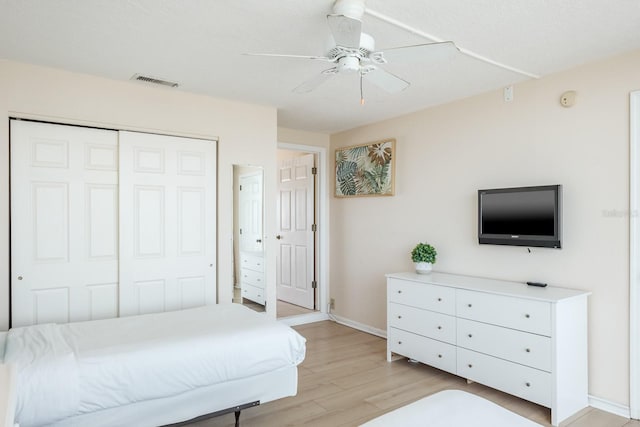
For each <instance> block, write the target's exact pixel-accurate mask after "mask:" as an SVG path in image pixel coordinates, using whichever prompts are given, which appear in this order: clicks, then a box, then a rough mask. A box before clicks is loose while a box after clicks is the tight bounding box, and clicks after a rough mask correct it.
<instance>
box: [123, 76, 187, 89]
mask: <svg viewBox="0 0 640 427" xmlns="http://www.w3.org/2000/svg"><path fill="white" fill-rule="evenodd" d="M131 80H134V81H138V82H145V83H151V84H154V85H162V86H169V87H178V83H176V82H170V81H169V80H162V79H157V78H155V77H150V76H143V75H142V74H134V75H133V76H131Z"/></svg>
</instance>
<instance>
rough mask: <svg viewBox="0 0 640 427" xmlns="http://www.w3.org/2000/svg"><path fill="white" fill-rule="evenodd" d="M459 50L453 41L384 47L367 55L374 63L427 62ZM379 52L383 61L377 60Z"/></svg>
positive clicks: (443, 58) (447, 56) (444, 57)
mask: <svg viewBox="0 0 640 427" xmlns="http://www.w3.org/2000/svg"><path fill="white" fill-rule="evenodd" d="M459 51H460V50H459V49H458V47H457V46H456V45H455V43H453V42H450V41H447V42H439V43H425V44H418V45H413V46H401V47H395V48H391V49H384V50H383V51H381V52H372V53H371V54H370V55H369V57H370V58H371V60H372V61H373V62H374V63H378V64H380V63H384V62H389V63H392V64H393V63H398V64H400V63H403V64H406V63H416V62H417V63H421V64H422V63H428V62H436V61H443V60H445V59H449V58H452V57H453V56H454V55H455V54H456V53H458V52H459ZM379 54H381V56H382V58H384V59H383V62H379V61H378V60H377V58H378V56H379Z"/></svg>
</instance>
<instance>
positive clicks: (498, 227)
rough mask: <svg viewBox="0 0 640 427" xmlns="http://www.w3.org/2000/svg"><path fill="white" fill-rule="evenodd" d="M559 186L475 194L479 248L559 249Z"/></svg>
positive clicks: (505, 189)
mask: <svg viewBox="0 0 640 427" xmlns="http://www.w3.org/2000/svg"><path fill="white" fill-rule="evenodd" d="M561 205H562V186H561V185H545V186H537V187H518V188H496V189H492V190H478V240H479V242H480V243H481V244H490V245H512V246H532V247H534V246H535V247H544V248H560V247H561V243H560V242H561V240H562V206H561Z"/></svg>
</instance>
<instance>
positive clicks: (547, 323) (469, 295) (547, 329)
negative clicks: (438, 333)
mask: <svg viewBox="0 0 640 427" xmlns="http://www.w3.org/2000/svg"><path fill="white" fill-rule="evenodd" d="M456 314H457V316H458V317H463V318H465V319H471V320H478V321H480V322H485V323H491V324H494V325H500V326H506V327H508V328H512V329H518V330H521V331H527V332H533V333H534V334H540V335H545V336H551V304H550V303H548V302H543V301H534V300H528V299H520V298H514V297H507V296H503V295H494V294H488V293H483V292H474V291H467V290H461V289H458V290H456Z"/></svg>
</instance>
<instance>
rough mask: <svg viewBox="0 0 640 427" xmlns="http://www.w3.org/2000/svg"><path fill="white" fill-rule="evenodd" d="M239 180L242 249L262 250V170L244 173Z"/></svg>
mask: <svg viewBox="0 0 640 427" xmlns="http://www.w3.org/2000/svg"><path fill="white" fill-rule="evenodd" d="M238 181H239V182H240V189H239V192H238V194H239V196H238V205H239V206H238V208H239V212H238V222H239V224H238V225H239V228H240V230H239V233H240V250H241V251H249V252H262V251H263V242H262V172H259V173H255V174H251V175H242V176H240V177H239V179H238Z"/></svg>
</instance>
